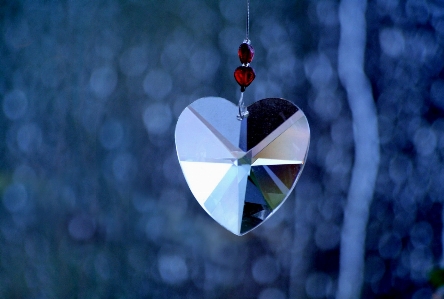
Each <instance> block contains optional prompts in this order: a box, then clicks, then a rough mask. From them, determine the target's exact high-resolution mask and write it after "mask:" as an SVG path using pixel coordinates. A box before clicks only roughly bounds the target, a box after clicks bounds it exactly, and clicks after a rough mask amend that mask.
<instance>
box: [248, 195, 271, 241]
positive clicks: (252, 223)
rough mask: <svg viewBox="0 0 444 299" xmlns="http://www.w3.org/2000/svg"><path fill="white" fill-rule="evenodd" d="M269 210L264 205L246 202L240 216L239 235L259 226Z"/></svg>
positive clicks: (268, 213)
mask: <svg viewBox="0 0 444 299" xmlns="http://www.w3.org/2000/svg"><path fill="white" fill-rule="evenodd" d="M270 213H271V210H270V209H269V208H268V207H267V206H264V205H260V204H256V203H249V202H246V203H245V205H244V212H243V214H242V224H241V230H240V233H241V234H245V233H247V232H249V231H250V230H252V229H253V228H255V227H256V226H258V225H259V224H261V222H262V221H264V219H266V218H267V217H268V215H270Z"/></svg>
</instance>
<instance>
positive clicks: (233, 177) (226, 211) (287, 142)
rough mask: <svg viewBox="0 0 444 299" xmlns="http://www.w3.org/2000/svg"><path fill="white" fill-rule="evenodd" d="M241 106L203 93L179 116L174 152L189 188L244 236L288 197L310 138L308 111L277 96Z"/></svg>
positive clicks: (220, 219)
mask: <svg viewBox="0 0 444 299" xmlns="http://www.w3.org/2000/svg"><path fill="white" fill-rule="evenodd" d="M248 112H249V116H248V118H244V119H243V120H241V121H239V120H238V119H237V118H236V115H237V113H238V107H237V106H235V105H234V104H233V103H231V102H229V101H227V100H225V99H223V98H216V97H207V98H201V99H199V100H197V101H195V102H193V103H192V104H190V105H189V106H188V107H186V108H185V109H184V111H183V112H182V113H181V115H180V116H179V119H178V121H177V125H176V132H175V138H176V150H177V156H178V158H179V163H180V166H181V168H182V171H183V174H184V175H185V179H186V181H187V183H188V186H189V187H190V189H191V192H192V193H193V195H194V197H195V198H196V199H197V201H198V202H199V204H200V205H201V206H202V208H203V209H204V210H205V211H206V212H207V213H208V214H209V215H210V216H211V217H212V218H213V219H214V220H216V221H217V222H218V223H219V224H220V225H222V226H223V227H225V228H226V229H227V230H229V231H230V232H232V233H234V234H236V235H239V236H240V235H243V234H246V233H248V232H249V231H251V230H252V229H254V228H256V227H257V226H258V225H260V224H261V223H263V222H264V221H265V220H267V219H268V218H269V217H270V216H271V215H272V214H273V213H274V212H275V211H276V210H277V209H278V208H279V207H280V206H281V205H282V203H283V202H284V201H285V200H286V199H287V197H288V196H289V194H290V193H291V191H292V190H293V188H294V186H295V185H296V182H297V180H298V178H299V176H300V174H301V172H302V169H303V167H304V164H305V159H306V157H307V152H308V146H309V143H310V128H309V126H308V122H307V118H306V117H305V114H304V113H303V112H302V110H300V109H299V108H298V107H297V106H296V105H294V104H293V103H291V102H289V101H287V100H284V99H278V98H267V99H263V100H260V101H258V102H256V103H254V104H252V105H250V106H249V107H248Z"/></svg>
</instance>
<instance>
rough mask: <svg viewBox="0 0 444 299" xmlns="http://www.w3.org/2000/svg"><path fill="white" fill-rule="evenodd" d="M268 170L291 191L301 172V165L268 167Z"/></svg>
mask: <svg viewBox="0 0 444 299" xmlns="http://www.w3.org/2000/svg"><path fill="white" fill-rule="evenodd" d="M268 168H269V169H270V170H271V171H272V172H273V173H274V174H275V175H276V176H277V177H278V178H279V179H280V180H281V182H282V183H283V184H284V185H285V186H286V187H287V188H288V189H291V187H293V184H294V183H295V179H296V177H297V176H298V174H299V172H300V171H301V164H285V165H268Z"/></svg>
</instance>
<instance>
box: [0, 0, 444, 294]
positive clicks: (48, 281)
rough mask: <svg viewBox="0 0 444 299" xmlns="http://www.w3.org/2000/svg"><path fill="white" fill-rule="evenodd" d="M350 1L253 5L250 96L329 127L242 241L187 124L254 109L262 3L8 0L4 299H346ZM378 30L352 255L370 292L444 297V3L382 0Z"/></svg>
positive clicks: (368, 20)
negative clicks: (187, 149) (205, 179)
mask: <svg viewBox="0 0 444 299" xmlns="http://www.w3.org/2000/svg"><path fill="white" fill-rule="evenodd" d="M343 2H347V0H344V1H343ZM356 3H358V1H356ZM359 3H361V4H360V5H364V6H365V1H359ZM340 5H342V4H341V2H340V1H333V0H319V1H318V0H297V1H290V0H274V1H255V0H252V3H251V24H250V39H251V41H252V45H253V47H254V48H255V59H254V60H253V62H252V66H253V67H254V69H255V71H256V75H257V77H256V80H255V81H254V82H253V83H252V84H251V86H250V87H248V88H247V91H246V93H245V96H244V100H245V102H246V104H247V105H249V104H251V103H253V102H254V101H257V100H260V99H262V98H266V97H283V98H286V99H288V100H291V101H293V102H294V103H295V104H297V105H298V106H299V107H301V108H302V109H303V110H304V111H305V113H306V115H307V117H308V119H309V123H310V126H311V134H312V139H311V145H310V151H309V155H308V159H307V164H306V166H305V169H304V172H303V174H302V177H301V179H300V181H299V183H298V184H297V186H296V188H295V191H294V193H293V194H292V195H290V197H289V199H288V200H287V201H286V203H285V204H284V205H283V207H282V208H281V209H280V210H279V211H278V212H277V213H276V214H275V215H274V216H273V217H272V218H271V219H270V220H269V221H268V222H266V223H265V224H264V225H263V226H261V227H259V228H258V229H256V230H255V231H253V232H252V233H250V234H248V235H246V236H244V237H237V236H234V235H232V234H231V233H229V232H228V231H226V230H224V229H223V228H221V227H219V226H218V225H217V224H216V223H215V222H213V221H212V220H211V218H210V217H209V216H207V215H206V213H205V212H204V211H203V210H202V209H201V208H200V206H199V204H198V203H197V202H196V201H195V200H194V198H193V197H192V195H191V193H190V191H189V189H188V187H187V185H186V182H185V180H184V178H183V176H182V173H181V170H180V167H179V164H178V162H177V159H176V152H175V145H174V128H175V122H176V120H177V118H178V116H179V114H180V113H181V111H182V110H183V108H184V107H186V106H187V105H188V104H190V103H191V102H192V101H194V100H196V99H198V98H200V97H204V96H220V97H224V98H227V99H229V100H231V101H232V102H233V103H236V102H237V100H238V98H239V95H240V91H239V87H238V86H237V84H236V82H235V81H234V78H233V71H234V69H235V68H236V67H237V66H239V64H240V63H239V60H238V57H237V48H238V46H239V45H240V43H241V42H242V41H243V39H244V38H245V19H246V9H245V8H246V5H245V1H241V0H219V1H209V0H186V1H183V0H165V1H156V0H106V1H86V0H66V1H43V0H21V1H8V0H3V1H0V33H1V36H0V100H1V105H2V106H1V112H0V138H1V140H2V142H0V192H1V193H0V194H1V203H0V298H29V299H31V298H32V299H43V298H168V299H176V298H177V299H179V298H184V299H191V298H258V299H268V298H273V299H287V298H339V299H341V298H346V297H345V296H342V295H340V294H343V293H341V292H339V291H338V288H339V287H338V286H339V283H338V281H339V277H340V275H342V273H341V271H345V270H344V269H346V268H343V267H342V266H341V265H342V264H344V258H343V257H342V258H341V254H340V253H341V244H342V243H341V232H342V229H343V221H344V218H345V212H344V211H345V209H346V206H347V204H348V201H349V200H350V198H349V196H348V195H349V188H350V182H351V177H352V172H353V165H354V161H355V159H356V155H355V146H356V143H355V141H354V137H353V127H354V123H355V122H356V121H359V120H356V119H353V117H352V111H351V109H350V105H349V100H351V99H349V100H348V97H347V90H346V89H345V87H344V85H343V83H342V81H341V80H340V76H339V75H338V67H340V66H338V55H339V53H338V51H339V49H340V47H339V44H340V42H341V34H340V33H341V30H343V29H344V27H343V28H342V29H341V26H345V25H346V22H341V19H340V18H339V15H340V14H339V11H340V9H339V8H340ZM352 21H353V20H352ZM352 24H353V22H352ZM361 25H362V24H361ZM356 26H359V24H356ZM362 26H363V27H362V30H364V31H363V32H364V34H361V35H360V36H357V39H360V40H361V41H363V42H364V47H365V53H364V54H365V55H364V57H363V59H364V62H365V63H364V65H363V66H362V71H363V74H365V75H366V76H367V79H368V80H369V81H368V82H369V83H370V85H371V88H372V90H371V94H370V96H371V97H372V98H373V100H372V103H373V104H374V107H375V108H376V110H375V111H376V117H377V121H378V127H379V129H378V132H379V134H378V138H379V149H380V158H379V161H377V160H375V166H374V167H375V169H377V170H378V173H377V177H376V183H375V186H374V192H373V190H372V191H371V192H372V193H371V194H370V196H371V198H372V200H371V202H369V204H368V208H367V207H366V206H365V205H363V206H362V207H363V208H364V209H365V210H366V211H367V212H368V221H367V218H366V217H364V218H363V219H364V220H365V221H364V225H365V226H364V231H365V234H361V237H363V240H365V241H363V242H364V243H363V244H360V243H359V242H357V243H354V242H349V243H348V244H345V245H348V248H352V249H353V248H354V246H356V254H357V255H358V257H359V258H360V259H361V260H362V261H363V265H362V266H363V267H360V266H359V264H356V265H353V264H351V265H349V267H352V268H353V267H354V266H356V267H357V269H355V270H356V271H358V272H359V273H360V274H361V276H360V277H359V275H358V277H356V283H357V285H360V283H361V282H362V288H360V290H359V292H360V293H359V294H360V295H359V296H361V298H413V299H422V298H432V296H434V297H433V298H440V295H439V293H440V289H438V290H437V289H436V287H437V285H432V284H431V283H430V272H431V271H432V270H433V269H436V268H439V267H441V266H444V260H443V249H442V248H443V246H442V244H443V237H442V228H443V221H442V214H443V200H444V167H443V165H444V119H443V116H444V72H443V71H442V69H443V66H444V55H443V49H444V48H443V45H444V2H442V1H439V0H407V1H405V0H375V1H369V2H368V3H367V6H366V9H365V24H364V25H362ZM345 29H346V28H345ZM348 50H349V51H351V52H353V51H354V50H355V49H354V48H353V47H351V48H349V49H348ZM371 125H373V124H369V126H371ZM367 159H368V161H372V159H373V157H367ZM372 194H373V195H372ZM353 216H354V215H350V217H351V218H352V219H353ZM357 216H358V217H359V215H357ZM355 218H356V215H355ZM361 243H362V242H361ZM360 246H361V247H362V248H363V250H361V251H360V250H359V248H360ZM341 263H342V264H341ZM350 283H355V282H353V281H350ZM345 293H347V292H346V291H345Z"/></svg>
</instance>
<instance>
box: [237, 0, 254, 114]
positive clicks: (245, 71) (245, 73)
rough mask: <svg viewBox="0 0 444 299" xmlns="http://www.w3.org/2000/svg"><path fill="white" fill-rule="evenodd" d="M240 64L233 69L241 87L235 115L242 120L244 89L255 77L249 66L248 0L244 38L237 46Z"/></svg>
mask: <svg viewBox="0 0 444 299" xmlns="http://www.w3.org/2000/svg"><path fill="white" fill-rule="evenodd" d="M237 54H238V56H239V59H240V62H241V63H242V65H241V66H239V67H237V68H236V70H235V71H234V79H236V82H237V83H238V84H239V85H240V87H241V96H240V99H239V104H238V106H239V114H238V115H237V119H238V120H242V119H244V118H245V117H247V116H248V111H247V108H246V107H245V105H244V91H245V89H246V88H247V86H249V85H250V84H251V82H253V80H254V78H256V73H255V72H254V70H253V68H252V67H251V66H250V62H251V61H252V60H253V57H254V49H253V47H252V46H251V42H250V0H247V24H246V28H245V40H244V41H243V43H242V44H241V45H240V46H239V50H238V52H237Z"/></svg>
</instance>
